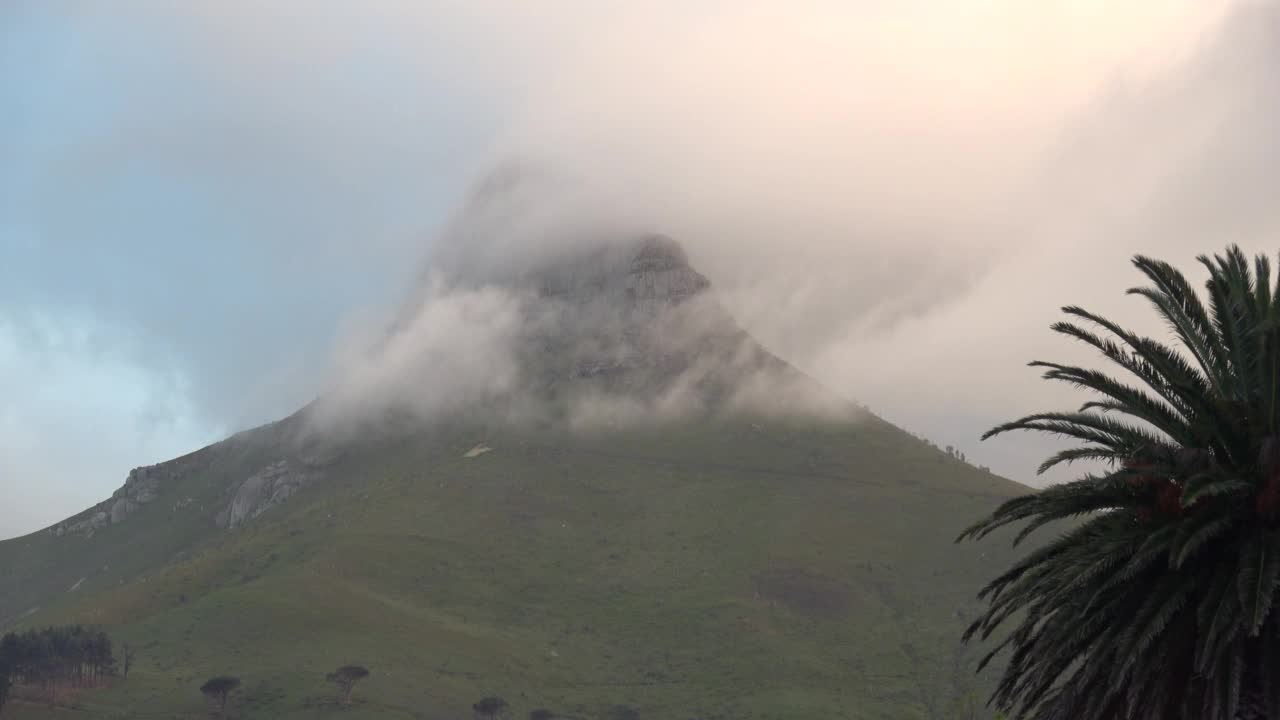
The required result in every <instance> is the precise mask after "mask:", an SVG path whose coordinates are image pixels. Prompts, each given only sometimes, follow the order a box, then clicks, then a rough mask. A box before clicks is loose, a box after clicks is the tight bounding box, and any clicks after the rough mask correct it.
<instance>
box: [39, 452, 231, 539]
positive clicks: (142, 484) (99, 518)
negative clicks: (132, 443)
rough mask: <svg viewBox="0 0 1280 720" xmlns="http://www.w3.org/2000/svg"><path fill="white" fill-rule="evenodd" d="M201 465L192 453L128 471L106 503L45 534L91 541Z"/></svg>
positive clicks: (201, 457) (201, 458)
mask: <svg viewBox="0 0 1280 720" xmlns="http://www.w3.org/2000/svg"><path fill="white" fill-rule="evenodd" d="M205 463H206V458H205V457H204V454H202V453H195V454H192V455H189V456H186V457H182V458H178V459H176V460H173V461H170V462H167V463H161V464H158V465H149V466H146V467H137V468H134V469H132V470H130V471H129V476H128V477H127V478H125V481H124V485H122V486H121V487H120V488H119V489H117V490H116V491H115V492H114V493H112V494H111V497H110V498H109V499H107V500H104V501H103V502H100V503H98V504H97V505H95V506H93V507H92V508H89V509H88V510H86V511H85V512H83V513H80V514H79V515H77V516H75V517H73V518H71V519H69V520H66V521H65V522H62V523H59V524H57V525H55V526H54V527H52V528H50V530H49V532H51V533H53V534H54V535H55V536H57V537H62V536H64V535H75V534H82V535H84V536H85V537H86V538H90V537H93V535H94V533H96V532H98V531H99V530H101V529H103V528H105V527H107V526H109V525H118V524H119V523H122V522H125V521H126V520H127V519H128V518H129V516H131V515H133V514H134V513H136V512H137V511H138V510H141V509H142V508H143V507H145V506H147V505H149V504H151V503H153V502H155V501H156V500H157V499H159V498H160V496H161V494H162V491H163V488H164V486H165V485H169V484H172V483H173V482H175V481H177V480H179V479H180V478H183V477H185V476H186V475H187V474H189V473H191V472H193V471H195V470H197V469H198V468H200V467H203V466H204V464H205Z"/></svg>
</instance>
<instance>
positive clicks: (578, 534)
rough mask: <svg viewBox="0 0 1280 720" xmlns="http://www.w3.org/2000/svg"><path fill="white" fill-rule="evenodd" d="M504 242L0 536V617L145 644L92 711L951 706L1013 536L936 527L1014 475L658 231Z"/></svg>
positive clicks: (975, 681)
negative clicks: (280, 399) (783, 327)
mask: <svg viewBox="0 0 1280 720" xmlns="http://www.w3.org/2000/svg"><path fill="white" fill-rule="evenodd" d="M468 262H470V263H471V264H470V265H468ZM499 265H501V264H495V263H488V264H486V263H483V262H475V261H474V258H470V259H468V258H464V257H462V256H454V257H450V256H449V254H448V252H444V253H441V254H440V256H439V257H438V260H437V262H436V265H435V270H434V271H433V273H434V274H433V275H432V276H431V277H432V278H434V279H431V280H430V281H425V280H424V287H423V290H422V292H421V294H420V296H419V297H416V298H415V299H414V301H413V302H412V303H410V304H409V305H408V306H407V307H406V310H405V312H404V313H402V314H401V316H400V318H399V319H398V321H397V322H396V324H395V326H394V327H393V328H392V330H391V332H390V333H389V334H388V336H387V337H386V338H385V339H384V340H383V341H382V343H381V344H380V346H379V348H378V351H377V352H376V353H374V355H373V356H372V359H371V360H369V362H368V363H366V364H363V365H360V366H359V367H358V368H357V370H358V371H357V372H355V373H354V374H353V376H354V377H356V378H357V380H354V381H352V383H351V384H349V385H348V386H339V387H337V388H335V389H334V391H333V392H331V393H329V394H327V395H326V396H324V397H322V398H321V399H319V400H317V401H316V402H315V403H312V404H311V405H310V406H308V407H306V408H304V409H302V410H300V411H299V412H297V413H295V414H294V415H291V416H290V417H288V418H285V419H283V420H281V421H279V422H276V423H273V424H270V425H267V426H264V427H260V428H257V429H254V430H250V431H247V432H244V433H240V434H238V435H235V436H233V437H231V438H228V439H226V440H224V441H222V442H220V443H217V444H215V445H211V446H209V447H207V448H204V449H202V450H199V451H197V452H195V453H192V454H190V455H187V456H184V457H181V458H177V459H174V460H171V461H168V462H163V463H160V464H157V465H152V466H148V467H140V468H137V469H135V470H133V471H131V472H130V473H129V476H128V478H127V479H126V481H125V483H124V485H123V486H122V487H121V488H120V489H119V490H118V491H116V493H114V494H113V496H112V497H111V498H109V499H107V500H105V501H104V502H102V503H100V504H98V505H96V506H94V507H92V508H90V509H88V510H86V511H84V512H82V513H80V514H78V515H76V516H74V517H72V518H68V519H67V520H65V521H63V522H60V523H58V524H57V525H55V526H53V527H51V528H48V529H47V530H44V531H41V532H39V533H35V534H33V535H29V536H27V537H23V538H17V539H14V540H10V541H6V542H3V543H0V626H34V625H43V624H58V623H64V622H85V623H94V624H102V625H104V626H106V627H107V628H108V629H109V631H110V632H111V633H112V635H113V636H115V637H116V639H117V642H121V641H126V642H128V643H130V645H131V646H133V647H134V648H136V651H137V660H136V665H135V669H134V671H133V672H132V673H131V674H130V676H129V678H128V680H127V681H118V682H116V683H115V685H113V686H112V687H111V688H109V689H106V690H97V691H91V692H90V691H86V692H82V693H80V694H79V695H77V696H75V698H74V703H76V704H78V705H79V706H80V707H81V709H82V710H86V711H87V712H88V716H93V717H109V716H114V717H189V716H191V715H192V714H193V713H198V712H199V711H200V710H201V708H202V699H201V697H200V694H199V692H198V691H197V688H198V687H199V685H200V683H201V682H203V681H204V680H205V679H206V678H208V677H210V676H213V675H218V674H231V675H237V676H239V677H241V678H242V679H243V680H244V686H243V690H242V691H241V692H240V693H239V695H238V696H237V697H236V699H235V700H234V703H233V704H234V712H235V713H238V716H239V717H245V718H249V717H259V718H313V717H330V716H333V717H337V716H343V717H352V718H356V717H368V718H382V717H386V718H400V717H405V718H410V717H414V718H429V719H435V718H440V719H443V718H457V717H460V716H464V715H466V714H467V713H468V712H469V710H468V708H470V707H471V704H472V703H474V702H475V701H477V700H478V699H480V698H481V697H483V696H489V695H499V696H502V697H504V698H506V700H507V701H508V702H509V703H510V705H511V707H512V708H513V711H515V712H517V713H519V715H518V716H519V717H523V716H524V715H525V714H526V713H528V712H529V711H531V710H533V709H534V708H540V707H547V708H551V709H552V710H554V711H556V712H558V713H560V714H561V716H563V717H569V718H583V719H586V718H615V717H616V718H622V717H641V718H662V719H667V718H681V719H684V718H699V719H703V720H709V719H711V718H722V719H724V720H730V719H732V720H745V719H747V718H761V719H764V718H770V719H778V718H809V717H815V716H822V717H846V718H886V719H888V718H893V719H895V720H897V719H899V718H931V719H942V718H946V719H948V720H950V719H952V718H964V717H968V715H966V713H968V712H969V711H970V709H972V708H971V707H970V705H971V704H973V700H974V698H975V697H980V696H982V695H984V694H985V691H986V689H987V688H986V686H985V685H984V684H983V680H982V679H981V678H975V677H974V676H973V673H972V668H973V665H974V662H975V660H976V658H975V653H976V651H975V650H973V649H967V648H963V647H961V646H960V645H959V643H958V638H959V635H960V632H961V630H962V629H963V627H964V626H965V624H966V620H967V619H968V618H971V617H972V616H973V615H974V614H976V612H977V611H978V609H979V606H978V605H977V604H976V602H975V599H974V595H975V593H976V591H977V589H978V587H979V585H980V583H981V581H982V579H983V578H985V577H988V576H990V575H991V574H992V572H993V571H994V570H995V569H996V568H998V567H1000V566H1002V565H1003V564H1005V563H1006V562H1007V560H1008V558H1009V555H1008V554H1007V551H1006V549H1005V547H1004V545H1000V546H999V547H997V546H996V545H995V544H994V543H993V544H992V545H991V546H989V547H975V546H971V545H968V546H957V545H954V544H953V542H952V540H953V539H954V538H955V536H956V535H957V534H958V533H959V532H960V530H961V529H963V528H964V527H965V526H966V525H967V524H969V523H970V522H971V521H973V520H974V519H975V518H977V517H979V516H980V515H982V514H984V513H985V512H987V511H989V510H990V508H991V507H993V506H994V505H995V504H996V503H998V502H999V501H1000V500H1002V499H1004V498H1007V497H1010V496H1012V495H1015V494H1018V493H1020V492H1022V491H1023V490H1024V488H1022V487H1021V486H1019V485H1017V484H1015V483H1012V482H1009V481H1007V480H1004V479H1002V478H999V477H996V476H993V475H991V474H990V473H988V472H986V471H984V470H980V469H978V468H975V467H972V466H970V465H968V464H966V463H964V462H962V461H961V460H959V459H957V458H955V457H952V456H951V455H948V454H946V453H943V452H941V451H939V450H938V449H937V448H935V447H933V446H931V445H929V444H928V443H926V442H924V441H921V440H919V439H917V438H915V437H913V436H911V435H910V434H908V433H906V432H904V431H902V430H900V429H898V428H896V427H894V426H893V425H891V424H889V423H887V422H885V421H883V420H881V419H879V418H877V417H876V416H874V415H873V414H871V413H869V412H868V411H866V410H865V409H861V408H858V407H856V406H855V405H853V404H850V403H845V402H844V401H842V400H840V399H838V398H835V397H834V396H833V395H831V394H830V393H828V392H826V391H825V390H824V389H823V388H822V387H821V386H820V385H819V384H818V383H816V382H815V381H813V380H812V379H811V378H808V377H807V376H805V375H804V374H803V373H801V372H800V371H798V370H796V369H795V368H793V367H791V366H790V365H789V364H787V363H786V362H784V361H783V360H781V359H779V358H778V357H777V356H776V355H774V354H773V353H771V352H769V351H768V350H766V349H765V348H763V347H761V346H760V345H759V344H758V343H756V342H755V341H754V340H753V339H752V338H751V336H750V335H749V334H748V333H747V332H745V331H744V330H743V329H742V328H740V327H739V326H738V325H737V324H736V322H734V320H733V318H732V317H731V316H730V314H729V313H728V312H726V311H725V310H724V308H723V307H721V305H720V303H719V301H718V299H717V298H716V295H715V292H714V288H713V287H712V284H711V283H710V281H709V280H708V279H707V278H706V277H704V276H703V275H702V274H700V273H699V272H698V271H697V270H696V269H694V268H693V267H692V266H691V265H690V263H689V260H688V257H687V256H686V254H685V253H684V251H683V249H682V248H681V247H680V246H679V245H678V244H677V243H675V242H674V241H673V240H671V239H669V238H666V237H662V236H657V235H644V236H639V237H630V236H628V238H627V239H625V240H622V241H611V242H608V243H598V244H594V245H593V244H586V245H583V244H579V245H575V246H572V247H566V249H565V250H564V251H563V252H562V253H559V254H556V255H553V256H551V259H550V260H547V261H545V262H542V263H534V262H518V263H508V264H506V266H505V267H500V268H498V266H499ZM486 268H498V269H497V270H488V269H486ZM451 303H452V305H450V304H451ZM442 307H444V308H447V307H455V308H456V309H458V312H457V313H456V317H455V315H454V314H450V313H442V312H441V308H442ZM442 318H443V319H442ZM449 319H452V321H457V320H459V319H460V322H453V324H449V323H446V322H444V320H449ZM441 328H453V329H454V331H453V334H450V333H441V332H440V330H441ZM459 333H462V334H461V335H460V334H459ZM464 335H465V337H467V338H470V340H467V341H465V342H463V341H460V340H459V338H460V337H463V336H464ZM388 358H392V359H394V362H392V361H389V360H388ZM370 398H376V399H377V401H376V402H374V401H372V400H370ZM348 664H361V665H365V666H367V667H369V668H370V669H371V670H372V676H371V677H370V678H369V679H368V680H366V681H364V682H363V683H361V684H360V685H359V686H358V688H357V690H356V693H355V698H356V701H355V704H354V705H352V706H351V707H343V706H340V705H337V704H335V702H334V697H335V696H336V693H335V691H334V690H333V688H332V687H331V686H326V684H325V682H324V678H325V674H326V673H328V672H331V671H332V670H333V669H334V668H336V667H338V666H341V665H348ZM976 706H977V707H980V706H981V702H980V701H979V702H977V703H976ZM59 712H60V711H57V710H51V709H49V708H43V707H39V706H36V705H18V706H17V708H16V712H15V713H14V717H18V718H43V717H61V716H62V715H60V714H58V713H59ZM73 714H74V713H73ZM80 715H82V716H83V715H84V713H80ZM972 717H985V716H984V715H982V714H975V715H972Z"/></svg>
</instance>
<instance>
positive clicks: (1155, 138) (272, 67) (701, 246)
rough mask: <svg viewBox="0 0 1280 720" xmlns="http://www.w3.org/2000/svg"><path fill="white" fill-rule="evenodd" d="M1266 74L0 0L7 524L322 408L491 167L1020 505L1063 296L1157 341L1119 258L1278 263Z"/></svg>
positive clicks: (1270, 78)
mask: <svg viewBox="0 0 1280 720" xmlns="http://www.w3.org/2000/svg"><path fill="white" fill-rule="evenodd" d="M264 8H269V9H264ZM1278 64H1280V11H1278V10H1277V7H1276V5H1275V4H1274V3H1259V2H1236V3H1231V2H1225V1H1224V2H1214V1H1210V0H1161V1H1159V2H1156V1H1154V0H1153V1H1149V2H1148V1H1141V2H1138V1H1134V2H1109V1H1108V2H1104V1H1103V0H1077V1H1074V2H1069V1H1067V0H1062V1H1061V2H1042V3H1027V2H1024V1H1021V0H1017V1H1015V0H967V1H963V0H928V1H926V0H906V1H902V0H899V1H897V2H879V1H878V0H866V1H865V2H850V1H841V2H819V1H818V0H811V1H792V2H785V3H783V2H773V3H769V2H756V1H752V0H738V1H735V2H716V1H712V0H705V1H701V2H690V1H687V0H685V1H681V2H676V1H674V0H673V1H672V2H651V3H609V2H596V1H587V0H578V1H575V0H554V1H548V2H544V3H508V2H498V1H497V0H493V1H488V0H472V1H470V2H460V3H455V2H395V1H391V0H371V1H368V2H359V3H323V2H302V1H301V0H299V1H296V2H293V1H281V2H274V3H270V4H263V3H251V2H232V1H225V0H219V1H217V2H214V1H212V0H210V1H209V2H190V3H170V2H159V1H157V2H141V1H139V2H132V1H126V0H120V1H113V2H97V3H94V2H71V1H69V2H45V1H42V0H10V1H9V2H5V3H3V4H0V490H3V493H4V503H3V507H4V509H3V510H2V511H0V537H6V536H11V535H15V534H19V533H23V532H28V531H32V530H36V529H39V528H41V527H44V526H47V525H49V524H51V523H53V522H55V521H57V520H59V519H61V518H63V517H65V516H67V515H69V514H71V513H73V512H76V511H78V510H80V509H82V508H84V507H86V506H88V505H90V504H92V503H94V502H96V501H98V500H100V499H102V498H103V497H105V496H107V495H109V494H110V492H111V491H112V490H113V489H114V488H116V487H118V486H119V485H120V484H121V483H122V482H123V480H124V478H125V475H126V474H127V472H128V470H129V469H130V468H132V467H134V466H137V465H143V464H150V463H154V462H158V461H161V460H165V459H168V458H170V457H173V456H176V455H178V454H181V453H184V452H187V451H190V450H194V449H197V448H198V447H201V446H203V445H205V444H207V443H209V442H213V441H216V440H218V439H220V438H221V437H223V436H225V435H226V434H228V433H229V432H233V431H235V430H239V429H243V428H246V427H250V426H253V425H256V424H259V423H262V422H266V421H269V420H272V419H276V418H278V417H280V416H282V415H284V414H287V413H288V412H291V411H292V410H294V409H296V408H297V407H298V406H299V405H301V404H303V403H304V402H306V401H307V400H309V399H310V398H311V397H313V396H314V395H315V394H316V393H317V392H318V391H319V390H320V389H321V388H322V387H324V386H325V383H326V382H327V380H328V379H329V377H330V373H331V372H332V370H333V366H334V362H333V358H334V357H335V355H337V354H340V353H338V352H337V347H338V346H340V345H341V342H342V340H343V339H344V338H347V337H350V336H352V334H353V333H352V329H353V328H357V329H359V328H367V327H368V326H377V325H378V324H379V323H381V322H383V321H384V320H385V319H386V318H387V317H388V315H389V313H390V312H391V309H392V308H394V307H396V306H397V304H398V303H400V302H401V301H402V300H403V298H404V297H405V296H406V294H407V293H408V292H409V290H410V287H411V283H412V282H413V280H414V278H415V277H416V274H417V272H418V269H419V267H420V263H421V262H422V258H423V257H424V256H425V255H426V254H427V252H428V251H429V248H430V246H431V243H432V238H433V237H435V235H436V233H437V232H438V231H439V230H440V228H442V227H443V226H445V225H446V224H447V223H448V222H449V221H450V218H451V213H452V212H453V211H454V209H455V208H457V207H458V205H459V203H460V202H461V201H462V200H463V198H465V197H466V194H467V192H468V190H469V188H470V187H471V186H472V185H473V184H474V183H475V182H476V181H477V179H478V178H480V177H482V176H483V174H484V173H485V172H486V170H487V169H488V168H490V167H492V166H493V164H495V163H498V162H501V161H503V160H505V159H506V158H510V157H520V158H533V159H534V160H535V161H537V162H543V163H547V164H551V165H556V166H558V167H563V168H568V169H570V170H571V171H573V172H575V173H577V174H578V175H579V176H581V177H583V178H586V179H587V182H588V184H589V185H590V187H591V188H592V193H589V194H585V195H583V196H581V197H577V198H562V197H548V198H547V199H546V203H547V204H548V205H554V206H555V207H557V208H560V207H562V208H563V211H564V212H573V211H575V208H577V209H580V208H581V207H583V206H584V204H588V203H589V202H591V201H592V199H593V198H594V199H598V198H608V201H607V202H608V203H609V207H610V208H614V209H616V211H617V212H619V213H625V214H627V215H628V217H630V218H633V219H635V218H639V219H640V221H641V222H643V223H647V224H650V225H651V226H652V228H653V229H654V230H659V231H663V232H666V233H668V234H671V235H674V236H676V237H677V238H679V239H680V240H682V241H683V242H684V243H685V245H686V246H687V248H688V250H689V252H690V255H691V256H692V258H693V260H694V262H695V264H697V265H698V266H699V268H700V269H702V270H703V271H704V272H705V273H706V274H708V275H709V276H710V277H711V278H712V280H713V281H714V282H715V283H716V284H717V286H718V287H719V288H720V290H721V291H722V293H723V294H724V297H725V299H726V302H727V304H728V305H729V307H730V309H731V310H733V311H734V312H735V314H737V315H738V317H739V318H740V319H741V320H742V322H743V323H744V324H745V325H747V326H748V327H749V328H750V329H752V330H753V331H754V332H755V333H756V334H757V335H758V336H759V337H760V338H761V339H762V340H763V341H764V342H765V343H766V344H768V345H769V346H770V347H771V348H772V349H774V350H775V351H777V352H778V353H780V354H782V355H784V356H786V357H788V358H789V359H791V360H793V361H794V362H796V363H797V364H798V365H800V366H801V367H803V368H804V369H806V370H808V371H810V372H811V373H813V374H814V375H816V376H817V377H818V378H819V379H821V380H823V381H824V382H826V383H827V384H829V385H830V386H831V387H833V388H834V389H836V390H838V391H839V392H841V393H844V394H846V395H848V396H850V397H853V398H856V399H858V400H860V401H862V402H864V403H866V404H867V405H869V406H870V407H871V408H872V409H873V410H875V411H876V412H878V413H880V414H881V415H883V416H885V417H887V418H888V419H890V420H892V421H894V422H897V423H899V424H901V425H903V426H905V427H907V428H908V429H910V430H912V431H915V432H917V433H921V434H925V435H927V436H929V437H932V438H933V439H935V440H936V441H937V442H939V443H940V444H944V445H945V444H954V445H957V446H959V447H960V448H962V449H963V450H965V451H966V452H967V454H968V456H969V458H970V460H971V461H975V462H978V463H982V464H987V465H990V466H992V468H993V469H995V470H996V471H997V472H1000V473H1002V474H1004V475H1006V476H1009V477H1011V478H1014V479H1017V480H1020V481H1024V482H1032V481H1034V480H1035V479H1034V477H1033V472H1034V468H1035V465H1036V464H1037V463H1038V460H1039V459H1040V457H1042V456H1043V455H1044V454H1045V452H1046V451H1047V450H1048V449H1049V448H1050V447H1051V445H1048V444H1046V443H1044V442H1029V441H1028V440H1027V439H1026V438H1008V439H1000V440H997V441H992V442H988V443H983V444H981V445H980V444H979V443H978V442H977V438H978V436H979V435H980V434H981V432H982V431H983V430H985V429H986V428H987V427H990V426H991V425H992V424H995V423H996V422H999V421H1002V420H1005V419H1009V418H1011V417H1012V416H1016V415H1018V414H1022V413H1026V412H1031V411H1035V410H1039V409H1046V408H1048V407H1055V406H1068V407H1074V406H1075V405H1076V404H1078V402H1079V399H1078V398H1077V397H1075V396H1073V395H1072V394H1071V393H1070V392H1069V391H1065V390H1064V389H1058V388H1053V387H1051V386H1048V385H1046V384H1045V383H1044V382H1042V381H1039V380H1038V379H1037V375H1036V373H1035V372H1033V371H1031V370H1030V369H1027V368H1025V363H1026V362H1027V361H1029V360H1032V359H1035V358H1052V359H1057V358H1065V359H1080V358H1083V357H1086V356H1084V355H1082V354H1081V351H1080V349H1079V348H1073V347H1071V346H1070V345H1067V344H1066V343H1065V341H1063V340H1058V339H1056V338H1055V337H1054V336H1052V334H1051V333H1049V332H1048V330H1047V326H1048V325H1049V323H1051V322H1052V321H1053V320H1055V319H1056V315H1055V313H1056V308H1057V307H1059V306H1061V305H1063V304H1068V303H1081V304H1085V305H1087V306H1089V307H1091V308H1097V309H1099V310H1102V311H1106V312H1109V313H1112V314H1114V315H1115V316H1116V317H1117V318H1119V319H1121V320H1124V321H1126V322H1132V323H1134V324H1137V325H1139V326H1141V327H1144V328H1148V329H1149V331H1150V332H1152V333H1160V332H1163V331H1162V329H1161V328H1159V327H1157V326H1153V325H1151V324H1150V321H1149V314H1148V313H1147V312H1146V311H1145V308H1143V307H1142V306H1141V305H1140V304H1139V303H1138V302H1137V301H1136V300H1133V299H1126V298H1125V297H1124V296H1123V294H1122V293H1123V290H1124V289H1125V288H1126V287H1129V286H1130V285H1131V284H1133V283H1134V282H1135V281H1136V280H1137V278H1136V277H1135V275H1134V273H1133V272H1132V271H1131V270H1130V269H1129V268H1128V266H1127V264H1126V259H1127V258H1128V257H1129V256H1131V255H1132V254H1133V253H1135V252H1144V253H1149V254H1156V255H1159V256H1162V257H1165V258H1167V259H1170V260H1172V261H1175V262H1176V263H1178V264H1179V265H1181V266H1183V267H1185V268H1187V269H1188V270H1191V271H1193V274H1195V273H1194V262H1193V258H1194V256H1195V255H1196V254H1198V253H1200V252H1211V251H1215V250H1219V249H1221V248H1222V247H1223V246H1224V245H1225V244H1226V243H1228V242H1238V243H1240V244H1241V245H1243V246H1244V247H1245V248H1246V249H1248V250H1250V251H1251V252H1256V251H1263V250H1265V251H1267V252H1272V253H1274V251H1275V249H1276V248H1277V247H1280V244H1277V242H1276V238H1277V237H1280V236H1278V235H1277V231H1278V230H1280V217H1278V216H1280V211H1277V209H1276V204H1275V202H1274V195H1275V188H1276V187H1277V186H1278V184H1277V181H1278V180H1280V178H1277V177H1276V174H1277V173H1278V172H1280V135H1277V133H1276V132H1275V128H1276V127H1280V83H1277V82H1276V81H1275V77H1274V68H1275V67H1277V66H1280V65H1278ZM561 204H562V205H561ZM1195 277H1197V278H1198V277H1199V275H1198V274H1195ZM1144 323H1145V325H1144ZM354 334H356V335H358V334H359V333H358V332H357V333H354Z"/></svg>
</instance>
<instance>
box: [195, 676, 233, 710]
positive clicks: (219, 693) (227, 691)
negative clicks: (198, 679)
mask: <svg viewBox="0 0 1280 720" xmlns="http://www.w3.org/2000/svg"><path fill="white" fill-rule="evenodd" d="M238 687H240V678H237V677H228V676H225V675H220V676H218V677H215V678H210V679H209V680H208V681H207V682H205V684H204V685H201V686H200V692H201V693H203V694H204V696H205V697H206V698H208V699H209V702H211V703H213V705H214V707H216V708H217V709H218V715H222V714H223V713H225V712H226V711H227V698H229V697H230V696H231V693H233V692H235V690H236V688H238Z"/></svg>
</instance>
